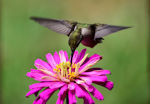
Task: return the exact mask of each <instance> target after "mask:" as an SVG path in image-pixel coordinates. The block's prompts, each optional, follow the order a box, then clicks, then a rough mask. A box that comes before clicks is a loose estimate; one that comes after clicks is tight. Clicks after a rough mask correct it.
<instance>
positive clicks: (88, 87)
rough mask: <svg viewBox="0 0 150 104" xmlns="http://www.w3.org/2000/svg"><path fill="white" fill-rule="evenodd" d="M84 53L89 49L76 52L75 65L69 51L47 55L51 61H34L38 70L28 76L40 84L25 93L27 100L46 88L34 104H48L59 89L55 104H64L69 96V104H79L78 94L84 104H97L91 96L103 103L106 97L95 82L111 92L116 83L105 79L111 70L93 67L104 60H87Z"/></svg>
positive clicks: (33, 85)
mask: <svg viewBox="0 0 150 104" xmlns="http://www.w3.org/2000/svg"><path fill="white" fill-rule="evenodd" d="M85 52H86V49H83V50H82V51H81V52H80V53H78V51H75V53H74V56H73V61H72V65H71V63H70V60H69V59H68V55H67V52H66V51H59V54H58V53H57V52H55V53H54V56H52V54H50V53H48V54H47V55H46V59H47V61H48V62H45V61H43V60H41V59H37V60H36V61H35V67H36V68H37V69H31V71H30V72H28V73H27V76H28V77H30V78H33V79H34V80H37V81H40V82H39V83H35V84H32V85H30V86H29V88H30V91H29V92H28V93H27V94H26V97H28V96H29V95H31V94H35V95H36V96H37V95H38V92H39V91H40V90H42V89H44V90H43V91H42V92H41V93H40V94H39V95H38V97H37V98H36V100H35V101H34V102H33V104H45V103H46V102H47V100H48V99H49V98H50V97H51V96H52V94H53V93H54V92H55V91H56V90H60V91H59V93H58V99H57V102H56V104H63V102H64V99H65V98H66V95H67V94H68V97H69V98H68V99H69V104H76V103H77V100H76V97H75V95H76V96H77V97H78V98H83V99H84V104H95V103H94V100H93V99H92V97H91V95H90V94H89V93H91V94H92V95H93V96H94V97H95V98H96V99H98V100H103V99H104V97H103V95H102V94H101V93H100V92H99V91H98V90H97V89H96V88H95V87H94V86H93V85H92V83H95V84H98V85H100V86H104V87H106V88H107V89H109V90H111V89H112V88H113V82H111V81H109V80H108V79H107V76H106V74H110V71H109V70H103V69H101V68H91V67H92V66H93V65H94V64H96V63H97V62H98V61H99V60H101V59H102V57H101V56H100V55H98V54H94V55H92V56H91V57H88V54H85Z"/></svg>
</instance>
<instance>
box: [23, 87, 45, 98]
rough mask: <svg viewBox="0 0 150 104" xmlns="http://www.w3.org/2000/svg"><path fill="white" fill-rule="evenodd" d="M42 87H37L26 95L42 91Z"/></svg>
mask: <svg viewBox="0 0 150 104" xmlns="http://www.w3.org/2000/svg"><path fill="white" fill-rule="evenodd" d="M41 89H42V88H35V89H31V90H30V91H29V92H28V93H27V94H26V97H28V96H30V95H32V94H35V93H37V92H38V91H40V90H41Z"/></svg>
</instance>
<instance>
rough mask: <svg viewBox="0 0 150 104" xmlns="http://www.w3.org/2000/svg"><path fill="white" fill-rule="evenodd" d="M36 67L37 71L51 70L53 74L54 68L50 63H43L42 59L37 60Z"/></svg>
mask: <svg viewBox="0 0 150 104" xmlns="http://www.w3.org/2000/svg"><path fill="white" fill-rule="evenodd" d="M34 65H35V66H36V68H37V69H45V70H50V71H52V72H53V69H52V67H51V66H50V65H49V64H48V63H46V62H45V61H43V60H41V59H37V60H35V64H34Z"/></svg>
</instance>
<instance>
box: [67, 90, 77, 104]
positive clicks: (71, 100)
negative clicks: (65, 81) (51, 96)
mask: <svg viewBox="0 0 150 104" xmlns="http://www.w3.org/2000/svg"><path fill="white" fill-rule="evenodd" d="M68 97H69V104H76V103H77V100H76V97H75V91H74V90H69V91H68Z"/></svg>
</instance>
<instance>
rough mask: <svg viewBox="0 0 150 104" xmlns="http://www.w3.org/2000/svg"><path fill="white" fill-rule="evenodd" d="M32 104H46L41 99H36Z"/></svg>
mask: <svg viewBox="0 0 150 104" xmlns="http://www.w3.org/2000/svg"><path fill="white" fill-rule="evenodd" d="M33 104H46V102H44V100H43V99H41V98H40V97H37V98H36V99H35V101H34V102H33Z"/></svg>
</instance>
